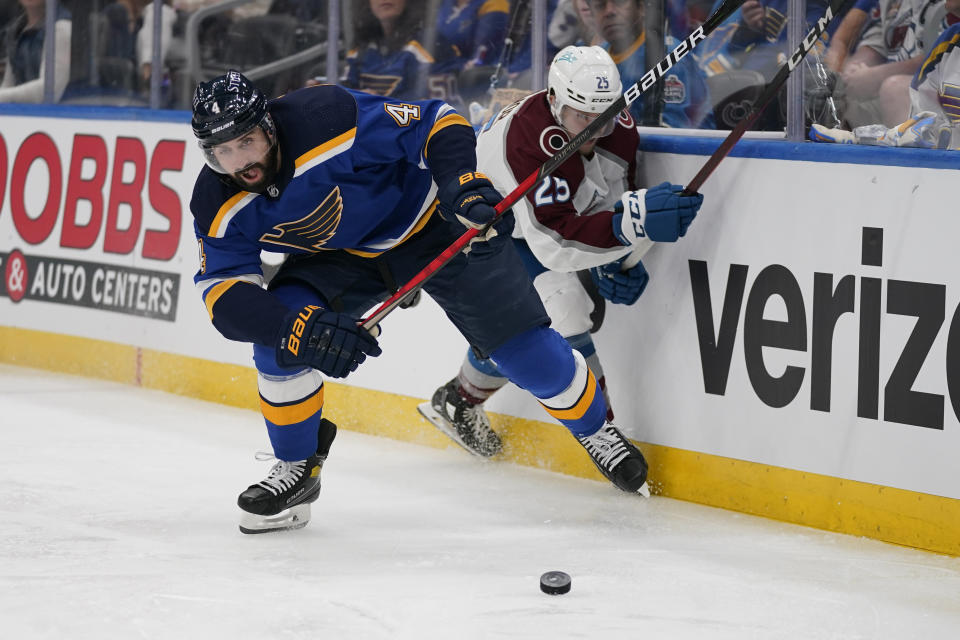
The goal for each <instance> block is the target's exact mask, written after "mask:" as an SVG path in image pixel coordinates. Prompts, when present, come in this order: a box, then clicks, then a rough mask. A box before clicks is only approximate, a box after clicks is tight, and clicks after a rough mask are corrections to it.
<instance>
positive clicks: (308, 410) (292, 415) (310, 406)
mask: <svg viewBox="0 0 960 640" xmlns="http://www.w3.org/2000/svg"><path fill="white" fill-rule="evenodd" d="M321 409H323V386H321V387H320V388H319V389H317V392H316V393H314V394H313V395H311V396H310V397H309V398H304V399H303V400H302V401H300V402H298V403H296V404H291V405H284V406H277V405H274V404H270V403H269V402H267V401H266V400H264V399H263V398H262V397H261V398H260V413H262V414H263V417H264V418H266V419H267V420H269V421H270V422H272V423H273V424H276V425H280V426H286V425H288V424H297V423H298V422H303V421H304V420H306V419H307V418H309V417H310V416H312V415H313V414H315V413H316V412H318V411H320V410H321Z"/></svg>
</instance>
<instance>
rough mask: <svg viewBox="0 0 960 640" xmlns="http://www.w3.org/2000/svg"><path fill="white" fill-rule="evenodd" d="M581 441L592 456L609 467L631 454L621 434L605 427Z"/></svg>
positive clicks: (611, 467) (614, 465)
mask: <svg viewBox="0 0 960 640" xmlns="http://www.w3.org/2000/svg"><path fill="white" fill-rule="evenodd" d="M580 443H581V444H582V445H583V446H584V448H585V449H586V450H587V452H588V453H589V454H590V455H591V457H593V458H594V459H595V460H596V461H597V462H599V463H600V464H602V465H603V466H604V467H606V468H607V469H613V468H614V467H616V466H617V465H618V464H620V462H621V461H622V460H623V459H624V458H626V457H627V456H628V455H629V454H630V451H629V449H627V445H626V443H625V442H624V441H623V438H621V437H620V434H618V433H617V432H616V431H612V430H609V429H607V428H605V427H604V428H601V429H600V430H599V431H597V432H596V433H595V434H593V435H591V436H587V437H586V438H581V439H580Z"/></svg>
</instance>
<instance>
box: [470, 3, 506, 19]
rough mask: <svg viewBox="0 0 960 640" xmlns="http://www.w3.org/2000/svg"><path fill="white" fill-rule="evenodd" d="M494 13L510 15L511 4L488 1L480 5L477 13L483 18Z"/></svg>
mask: <svg viewBox="0 0 960 640" xmlns="http://www.w3.org/2000/svg"><path fill="white" fill-rule="evenodd" d="M493 11H500V12H502V13H510V3H509V2H508V1H507V0H487V1H486V2H484V3H483V4H482V5H480V10H479V11H477V15H478V16H482V15H484V14H486V13H491V12H493Z"/></svg>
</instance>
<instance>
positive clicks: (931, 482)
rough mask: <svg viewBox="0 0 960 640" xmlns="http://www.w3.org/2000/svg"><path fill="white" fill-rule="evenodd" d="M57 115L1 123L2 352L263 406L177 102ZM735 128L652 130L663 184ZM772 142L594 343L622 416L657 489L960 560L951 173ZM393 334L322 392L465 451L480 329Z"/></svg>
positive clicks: (734, 173) (653, 158)
mask: <svg viewBox="0 0 960 640" xmlns="http://www.w3.org/2000/svg"><path fill="white" fill-rule="evenodd" d="M42 113H44V114H45V117H36V116H29V115H24V114H23V113H22V109H21V111H20V112H16V114H15V115H2V116H0V123H2V128H0V136H2V153H0V175H2V177H3V183H2V188H0V191H2V193H0V195H2V198H3V199H2V209H0V275H2V277H3V280H2V282H3V284H2V286H0V361H4V362H9V363H14V364H22V365H24V366H31V367H39V368H47V369H51V370H57V371H66V372H72V373H78V374H83V375H91V376H97V377H103V378H109V379H114V380H120V381H124V382H128V383H131V384H140V385H143V386H145V387H150V388H157V389H163V390H168V391H172V392H175V393H181V394H184V395H190V396H193V397H199V398H203V399H207V400H211V401H214V402H222V403H225V404H230V405H233V406H241V407H248V408H250V409H256V406H257V404H256V399H257V395H256V388H255V386H256V384H255V375H254V372H253V369H252V367H251V354H250V349H249V347H248V346H247V345H241V344H237V343H231V342H228V341H226V340H224V339H222V338H221V337H220V336H219V334H217V332H216V331H215V330H214V329H213V328H212V327H211V325H210V322H209V319H208V317H207V314H206V310H205V309H204V307H203V305H202V304H201V303H200V300H199V294H198V293H197V292H196V290H195V289H194V288H193V286H192V277H193V273H194V271H195V270H196V265H197V263H196V255H195V254H196V250H195V247H196V242H195V239H194V235H193V228H192V222H191V219H190V215H189V198H190V193H191V189H192V182H193V178H194V176H195V175H196V173H197V172H198V171H199V169H200V166H201V160H200V158H199V154H197V153H195V152H194V150H193V149H194V147H193V142H192V141H191V139H190V137H189V134H190V132H189V128H188V126H187V125H186V122H187V118H186V116H185V114H182V113H179V114H178V113H174V114H164V115H163V116H162V117H161V116H159V115H157V114H156V113H155V112H146V113H149V114H152V115H151V117H152V118H153V121H151V122H148V123H144V122H140V121H137V120H134V119H131V118H135V117H139V112H134V111H132V110H109V111H107V110H99V111H92V112H90V113H87V114H86V115H87V116H88V117H87V118H85V119H67V118H65V117H62V116H63V113H64V112H63V111H62V110H60V111H57V110H52V109H51V110H45V111H42ZM131 114H132V115H131ZM98 118H108V119H98ZM165 119H166V120H165ZM718 142H719V140H713V141H706V142H705V141H702V140H696V139H695V140H693V141H688V142H687V146H680V147H678V148H676V149H668V150H666V151H665V150H663V146H662V145H661V146H659V147H658V146H657V145H654V144H651V145H650V148H652V149H659V150H657V151H654V152H648V153H646V155H645V161H646V171H647V174H648V175H647V179H648V181H649V182H651V183H654V182H659V181H661V180H664V179H668V178H669V179H672V180H673V181H675V182H683V181H684V180H687V179H689V177H690V176H692V175H693V174H694V173H696V170H697V169H698V168H699V166H700V165H701V164H702V162H703V161H704V159H705V156H704V155H703V154H704V153H706V152H707V150H708V149H709V145H711V144H713V145H715V144H717V143H718ZM698 144H699V145H701V146H700V147H697V146H696V145H698ZM766 144H768V145H769V146H766V147H764V153H768V152H769V153H768V155H769V156H770V157H766V158H764V159H756V158H743V157H731V158H728V159H727V160H725V161H724V163H722V164H721V166H720V168H719V169H718V170H717V172H716V173H715V174H714V175H713V176H712V177H711V178H710V180H709V181H708V182H707V184H706V185H705V186H704V188H703V192H704V194H705V196H706V202H705V205H704V208H703V211H702V213H701V216H700V218H699V219H698V220H697V221H696V223H695V224H694V226H693V227H691V232H690V234H689V235H688V236H687V237H686V238H684V239H683V240H682V241H681V242H679V243H677V244H676V245H664V246H658V247H656V248H655V249H654V250H653V251H652V252H651V253H650V254H648V256H647V258H645V263H646V265H647V267H648V270H649V271H650V272H651V274H652V280H651V284H650V286H649V287H648V289H647V291H646V293H645V294H644V296H643V298H642V299H641V301H640V302H639V303H638V304H637V305H635V306H633V307H629V308H621V307H614V306H612V305H611V306H609V307H608V311H607V320H606V324H605V326H604V327H603V329H602V330H601V331H600V332H599V333H598V334H597V335H596V336H595V337H596V341H597V345H598V349H599V352H600V355H601V358H602V359H603V362H604V367H605V369H606V373H607V379H608V381H609V385H610V388H611V394H612V397H613V402H614V407H615V409H616V412H617V418H618V422H619V423H620V424H621V425H622V426H623V427H624V430H625V431H626V432H628V433H629V435H630V436H631V437H632V438H633V439H635V440H636V441H638V442H639V443H641V446H642V447H643V449H644V451H645V453H646V454H647V456H648V458H649V459H650V462H651V469H652V470H651V480H652V482H653V484H654V489H655V490H656V491H658V492H659V493H660V494H662V495H666V496H671V497H675V498H680V499H685V500H692V501H696V502H700V503H704V504H709V505H714V506H718V507H723V508H728V509H734V510H737V511H743V512H746V513H753V514H758V515H763V516H767V517H771V518H776V519H779V520H784V521H789V522H795V523H800V524H806V525H810V526H815V527H820V528H824V529H830V530H834V531H840V532H846V533H851V534H854V535H863V536H869V537H872V538H877V539H881V540H886V541H889V542H894V543H897V544H903V545H908V546H913V547H918V548H923V549H929V550H933V551H938V552H942V553H950V554H953V555H960V535H957V534H958V533H960V467H958V465H956V464H955V462H954V459H955V455H956V454H955V452H957V451H960V421H958V418H957V414H958V411H957V408H958V407H960V388H952V387H956V386H958V385H960V375H954V372H955V371H956V370H957V367H958V366H960V322H956V321H955V320H956V319H955V315H957V306H958V302H960V282H958V281H957V280H958V277H957V275H956V273H957V270H956V269H951V268H950V267H951V266H953V265H952V264H951V256H952V255H953V254H952V252H951V246H950V244H951V238H954V237H956V235H957V232H958V231H960V229H958V228H956V227H960V223H958V222H956V221H955V220H954V219H953V217H952V216H951V212H950V210H949V207H948V203H949V202H950V200H949V195H950V194H951V193H952V189H951V183H954V184H955V182H956V179H957V173H956V170H954V169H945V168H931V166H909V165H908V166H895V165H885V164H880V163H882V162H888V161H890V160H889V156H882V155H881V156H876V157H874V158H873V159H871V158H870V157H864V158H856V159H850V158H847V159H846V160H847V162H844V163H838V162H836V158H833V161H824V162H820V161H818V160H820V158H811V157H804V156H802V155H801V154H800V153H799V152H798V151H797V150H796V149H792V148H791V147H790V145H787V144H786V143H778V142H774V143H766ZM811 146H812V145H811ZM705 149H707V150H705ZM802 151H803V152H804V153H807V154H809V153H811V151H810V150H809V149H807V148H804V149H803V150H802ZM829 152H830V150H829V149H824V151H823V154H824V156H825V157H829V156H827V155H826V154H828V153H829ZM818 153H819V151H818ZM778 154H779V155H778ZM911 159H912V160H916V163H915V164H919V165H923V164H924V163H926V164H928V165H931V164H932V163H931V161H930V160H929V159H928V158H927V157H921V156H918V155H916V154H914V156H911ZM853 160H856V162H870V163H871V164H854V163H852V162H853ZM896 161H897V162H902V158H901V159H897V160H896ZM932 166H933V167H936V166H937V165H936V164H932ZM51 177H52V179H51ZM382 345H383V347H384V350H385V354H384V355H383V356H382V357H380V358H378V359H376V360H374V361H371V362H370V363H367V364H365V365H364V366H363V367H362V368H361V369H360V370H359V371H358V372H357V373H356V374H354V375H351V377H350V378H349V384H342V383H328V387H329V388H328V391H327V396H326V397H327V411H326V413H327V415H329V416H331V417H332V418H333V419H335V420H336V421H337V422H338V423H339V424H341V425H342V426H344V427H347V428H353V429H358V430H361V431H365V432H369V433H377V434H382V435H387V436H390V437H395V438H401V439H405V440H412V441H416V442H420V443H423V444H428V445H431V446H447V445H448V443H447V441H446V440H445V439H444V437H443V436H441V435H439V434H438V433H436V432H435V431H434V430H433V429H432V427H429V426H428V425H427V424H426V423H425V422H424V421H423V420H422V419H421V418H420V417H419V415H418V414H417V412H416V410H415V406H416V404H417V403H418V402H420V401H422V399H424V398H427V397H429V396H430V394H431V393H432V391H433V389H435V388H436V387H437V386H438V385H439V384H441V383H442V382H445V381H446V380H447V379H449V378H450V377H451V376H452V375H453V374H454V373H455V372H456V370H457V368H458V366H459V363H460V360H461V359H462V357H463V354H464V349H465V347H466V345H465V343H464V342H463V340H462V338H461V337H460V336H459V335H458V334H457V333H456V332H455V331H454V330H453V329H452V327H450V326H449V323H448V322H447V321H446V319H445V318H444V316H443V315H442V313H441V312H440V310H439V309H438V308H437V307H436V305H434V304H433V303H432V302H431V301H429V300H427V301H424V302H423V303H421V305H419V306H418V307H416V308H414V309H411V310H407V311H402V312H397V313H395V314H393V315H391V317H390V318H388V319H387V321H386V322H385V323H384V335H383V338H382ZM489 408H490V410H491V412H493V413H494V414H495V415H494V419H495V421H496V422H497V426H498V429H499V430H501V431H502V432H503V433H504V436H505V452H504V457H505V458H506V459H509V460H514V461H517V462H520V463H523V464H529V465H533V466H538V467H543V468H547V469H552V470H555V471H560V472H564V473H569V474H573V475H580V476H585V477H594V478H598V477H599V476H598V475H597V474H596V472H595V471H594V469H593V468H592V465H591V464H590V462H589V459H588V458H587V457H586V455H585V454H584V453H583V451H582V450H581V449H580V448H579V446H578V445H576V444H575V443H574V442H573V440H572V439H571V438H570V437H569V435H568V434H567V433H566V432H565V431H564V430H563V429H562V428H560V427H558V426H557V425H554V424H551V423H549V418H547V416H546V415H545V414H544V413H542V410H541V409H540V408H539V406H538V405H537V404H536V403H535V402H533V401H532V400H530V399H529V398H528V397H526V396H525V395H524V394H523V393H521V392H519V391H518V390H516V389H513V388H509V389H507V390H504V391H503V392H501V393H499V394H498V395H497V396H495V397H494V398H493V399H492V400H491V402H490V403H489Z"/></svg>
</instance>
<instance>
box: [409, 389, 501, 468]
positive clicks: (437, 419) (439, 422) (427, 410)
mask: <svg viewBox="0 0 960 640" xmlns="http://www.w3.org/2000/svg"><path fill="white" fill-rule="evenodd" d="M417 411H419V412H420V415H422V416H423V417H424V418H426V419H427V422H429V423H430V424H432V425H433V426H435V427H436V428H437V429H440V431H442V432H443V433H445V434H446V435H447V437H449V438H450V439H451V440H453V441H454V442H456V443H457V444H458V445H460V446H461V447H463V448H464V449H466V450H467V451H469V452H470V453H472V454H473V455H474V456H476V457H477V458H480V459H481V460H489V459H490V457H489V456H485V455H483V454H482V453H480V452H478V451H475V450H474V449H471V448H470V447H468V446H467V445H466V444H465V443H464V442H463V440H462V439H461V438H460V434H459V433H457V430H456V429H455V428H454V427H453V425H452V424H450V423H449V422H447V421H446V420H445V419H444V417H443V416H442V415H440V412H439V411H437V410H436V409H434V408H433V405H432V404H430V403H429V402H421V403H420V404H418V405H417Z"/></svg>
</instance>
